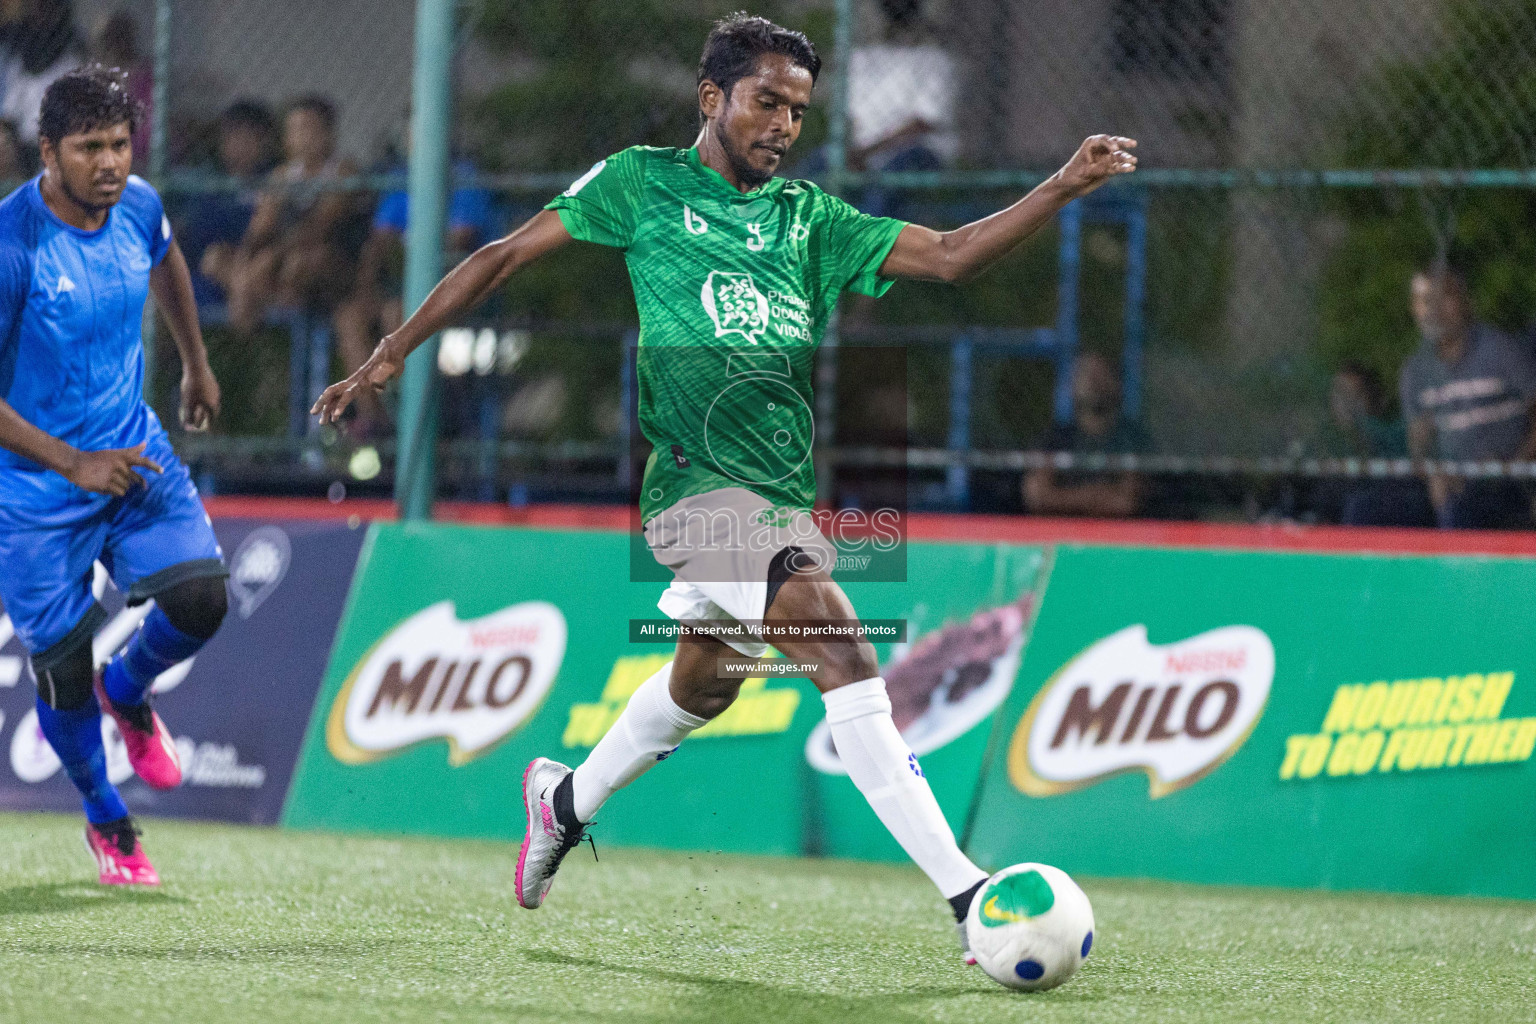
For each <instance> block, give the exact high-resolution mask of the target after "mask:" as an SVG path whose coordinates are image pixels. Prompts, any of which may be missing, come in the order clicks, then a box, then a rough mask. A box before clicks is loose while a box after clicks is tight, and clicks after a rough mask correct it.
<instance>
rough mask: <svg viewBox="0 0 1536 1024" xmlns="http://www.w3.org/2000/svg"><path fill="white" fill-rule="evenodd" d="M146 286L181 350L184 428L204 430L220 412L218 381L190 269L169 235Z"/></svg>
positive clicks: (182, 417)
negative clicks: (198, 313)
mask: <svg viewBox="0 0 1536 1024" xmlns="http://www.w3.org/2000/svg"><path fill="white" fill-rule="evenodd" d="M149 290H150V291H152V292H154V295H155V305H156V306H157V307H158V308H159V310H160V315H161V316H163V317H165V322H166V323H167V324H169V325H170V328H171V337H172V338H173V339H175V341H176V351H177V352H179V353H181V425H182V427H183V428H184V429H186V430H207V429H208V428H209V427H210V426H212V424H213V421H214V418H215V417H217V416H218V415H219V382H218V381H217V380H215V379H214V376H213V370H212V368H210V367H209V365H208V350H207V349H206V348H204V347H203V330H202V327H200V326H199V325H198V322H197V299H196V297H194V295H193V294H192V272H191V271H190V270H188V269H187V259H186V257H185V256H183V255H182V254H181V246H179V245H177V244H176V239H174V238H173V239H171V245H170V248H169V249H167V250H166V252H165V256H164V258H163V259H161V260H160V263H159V264H158V265H157V266H156V267H155V269H154V270H151V271H150V272H149Z"/></svg>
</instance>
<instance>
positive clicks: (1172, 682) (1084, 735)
mask: <svg viewBox="0 0 1536 1024" xmlns="http://www.w3.org/2000/svg"><path fill="white" fill-rule="evenodd" d="M1274 677H1275V648H1274V644H1272V643H1271V642H1270V639H1269V637H1268V636H1267V635H1266V634H1265V633H1264V632H1263V631H1262V630H1260V629H1257V628H1256V627H1254V626H1225V627H1222V628H1220V629H1213V630H1211V631H1209V632H1206V633H1201V634H1199V635H1198V636H1193V637H1190V638H1189V639H1187V640H1180V641H1178V642H1176V643H1171V644H1153V643H1150V642H1149V641H1148V640H1147V627H1146V626H1144V625H1136V626H1127V627H1126V628H1125V629H1122V630H1120V631H1119V632H1117V633H1113V634H1111V635H1110V636H1107V637H1105V638H1104V639H1102V640H1099V641H1098V642H1096V643H1094V644H1093V645H1092V646H1090V647H1089V648H1088V649H1087V650H1085V651H1083V652H1082V653H1081V654H1079V655H1077V656H1076V657H1075V658H1073V659H1072V660H1071V661H1069V662H1067V664H1065V665H1063V666H1062V667H1061V668H1060V669H1059V670H1058V671H1057V672H1056V674H1055V675H1053V676H1052V677H1051V678H1050V679H1049V680H1048V681H1047V682H1046V684H1045V685H1044V686H1043V687H1042V688H1041V690H1040V692H1039V693H1038V694H1037V695H1036V696H1035V699H1034V700H1033V701H1032V702H1031V703H1030V705H1029V710H1028V711H1026V712H1025V713H1024V716H1023V718H1022V719H1020V721H1019V724H1018V727H1017V728H1016V729H1015V730H1014V733H1013V740H1012V742H1011V743H1010V744H1009V748H1008V778H1009V779H1010V780H1011V781H1012V782H1013V784H1014V786H1016V787H1017V788H1018V789H1020V790H1021V791H1023V792H1025V793H1028V794H1029V795H1031V796H1056V795H1058V794H1061V793H1067V792H1071V791H1072V790H1076V789H1082V788H1084V787H1086V786H1091V785H1093V784H1094V783H1096V782H1099V781H1101V780H1103V779H1106V778H1108V777H1109V776H1111V775H1117V774H1120V773H1122V772H1128V771H1142V772H1145V773H1146V775H1147V779H1148V790H1149V795H1150V796H1151V798H1152V799H1154V800H1155V799H1157V798H1159V797H1163V796H1167V795H1168V794H1169V793H1173V792H1176V791H1178V790H1180V789H1183V788H1185V787H1186V786H1190V785H1193V784H1194V783H1195V782H1198V781H1199V780H1200V779H1202V778H1204V777H1205V776H1206V775H1207V774H1209V773H1210V772H1212V771H1214V770H1215V769H1216V768H1217V767H1218V766H1219V765H1220V764H1221V763H1222V762H1223V761H1225V760H1226V759H1227V758H1228V757H1231V756H1232V754H1234V753H1235V752H1236V751H1237V749H1238V748H1239V747H1241V746H1242V745H1243V743H1244V742H1245V741H1246V740H1247V739H1248V736H1249V734H1250V733H1251V732H1252V731H1253V727H1254V726H1255V725H1256V724H1258V721H1259V716H1260V715H1261V714H1263V712H1264V706H1265V704H1266V702H1267V701H1268V700H1269V690H1270V685H1271V684H1272V683H1273V682H1274Z"/></svg>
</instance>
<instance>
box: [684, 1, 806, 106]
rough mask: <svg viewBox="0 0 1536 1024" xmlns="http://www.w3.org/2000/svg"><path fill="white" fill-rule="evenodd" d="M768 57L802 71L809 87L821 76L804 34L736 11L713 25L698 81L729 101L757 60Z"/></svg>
mask: <svg viewBox="0 0 1536 1024" xmlns="http://www.w3.org/2000/svg"><path fill="white" fill-rule="evenodd" d="M769 53H781V54H783V55H784V56H786V57H788V58H789V59H790V60H792V61H794V62H795V63H796V64H798V65H800V66H801V67H803V68H805V70H807V71H809V72H810V73H811V82H812V84H815V82H816V76H818V75H820V74H821V58H820V57H818V56H817V55H816V47H815V46H813V45H811V41H810V40H809V39H807V38H806V37H805V33H803V32H796V31H794V30H793V29H787V28H783V27H781V26H779V25H775V24H774V23H773V22H771V21H769V20H768V19H767V18H759V17H756V16H754V15H750V14H748V13H747V12H746V11H737V12H736V13H735V14H728V15H726V16H725V17H723V18H721V19H720V20H719V21H717V22H715V27H714V28H713V29H712V30H711V31H710V33H709V38H708V39H706V40H705V41H704V54H703V56H701V57H700V58H699V78H698V80H699V81H700V82H703V81H704V80H705V79H708V80H709V81H711V82H714V83H715V84H716V85H718V86H719V87H720V91H721V92H723V93H725V95H726V96H727V97H729V96H730V95H731V87H732V86H734V85H735V84H736V83H737V82H739V81H741V80H742V79H743V78H746V77H747V76H748V75H750V74H752V73H753V72H754V71H756V70H757V62H758V59H759V58H761V57H763V56H764V55H765V54H769Z"/></svg>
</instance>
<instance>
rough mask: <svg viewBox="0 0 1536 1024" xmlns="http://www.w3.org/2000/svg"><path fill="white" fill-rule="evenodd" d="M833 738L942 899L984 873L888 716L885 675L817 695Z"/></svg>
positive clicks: (855, 779)
mask: <svg viewBox="0 0 1536 1024" xmlns="http://www.w3.org/2000/svg"><path fill="white" fill-rule="evenodd" d="M821 699H822V702H823V703H824V704H826V706H827V725H828V726H830V727H831V729H832V742H833V743H834V744H835V745H836V746H837V753H838V756H839V757H840V758H842V761H843V767H844V768H846V769H848V777H849V778H850V779H852V780H853V784H854V785H855V786H858V787H859V792H860V793H863V794H864V799H866V800H868V801H869V806H870V807H872V808H874V811H875V814H876V816H878V817H879V819H880V822H881V824H883V825H885V827H886V829H887V830H889V832H890V833H891V835H892V836H894V837H895V838H896V841H897V842H898V843H900V844H901V848H902V849H903V850H905V851H907V856H908V857H911V858H912V860H913V861H914V862H915V863H916V864H917V866H918V867H920V868H922V869H923V873H924V874H926V875H927V876H928V878H929V879H930V880H931V881H932V882H933V884H934V885H936V886H938V887H939V892H940V894H942V895H943V896H944V898H945V899H948V898H950V897H951V896H957V895H959V894H960V893H963V892H965V891H966V890H967V889H969V888H971V887H972V886H974V885H975V884H976V883H977V882H979V881H981V880H983V879H984V878H986V877H987V873H986V872H985V871H983V870H981V868H978V867H977V866H976V865H975V864H973V863H971V859H970V858H969V857H967V856H966V855H965V854H963V853H961V852H960V846H959V844H958V843H956V842H955V834H954V833H953V832H951V831H950V828H949V823H948V822H947V821H945V820H944V812H943V811H941V810H939V802H938V801H937V800H935V799H934V798H933V790H931V789H929V788H928V780H927V779H925V778H923V775H922V769H920V768H919V767H918V764H917V758H916V757H915V756H914V755H913V753H912V749H911V748H910V747H908V746H907V742H906V740H903V739H902V738H901V733H899V732H897V731H896V723H895V722H893V721H892V720H891V699H890V698H889V697H888V696H886V693H885V680H884V679H881V678H880V677H878V676H876V677H875V678H874V679H865V680H863V681H861V682H857V683H850V684H849V685H847V686H840V687H838V688H837V689H835V690H829V691H827V692H826V693H824V694H822V695H821Z"/></svg>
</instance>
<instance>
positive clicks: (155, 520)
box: [0, 431, 229, 667]
mask: <svg viewBox="0 0 1536 1024" xmlns="http://www.w3.org/2000/svg"><path fill="white" fill-rule="evenodd" d="M144 454H145V455H146V456H147V457H149V458H151V459H153V460H154V461H155V462H156V463H158V464H159V465H160V466H161V467H163V468H164V470H165V472H163V473H160V474H158V475H157V474H154V473H152V472H147V471H144V470H140V473H141V474H143V475H145V476H146V481H145V483H146V486H144V487H136V488H134V489H133V490H132V491H131V492H129V493H128V494H127V495H125V496H124V497H121V498H110V497H108V498H100V497H98V496H94V495H87V494H86V493H85V492H83V491H81V490H80V489H79V488H74V487H71V491H72V492H73V493H74V495H76V501H75V502H74V503H73V504H72V505H71V506H70V507H69V508H67V509H59V510H56V511H50V513H49V514H43V515H37V516H35V517H34V518H33V520H32V521H30V522H29V521H28V517H27V516H26V515H24V514H23V515H16V514H9V515H7V516H6V517H5V519H4V520H3V521H0V601H3V602H4V604H5V608H4V611H5V612H6V614H8V615H9V616H10V617H11V623H12V624H13V625H14V626H15V627H16V635H17V637H18V638H19V639H20V640H21V642H22V643H23V644H25V645H26V648H27V650H28V651H30V652H31V653H32V655H33V658H34V661H35V663H36V664H38V665H41V666H43V667H47V664H48V661H49V657H50V655H58V656H62V655H65V654H68V653H69V652H70V651H72V650H73V649H74V647H75V645H76V644H78V643H79V642H80V641H81V639H82V638H85V639H89V638H90V637H91V636H92V635H93V634H94V633H95V632H96V630H97V629H99V628H100V627H101V624H102V622H103V621H105V619H106V612H105V611H104V610H103V609H102V607H101V605H100V604H98V603H97V602H96V598H95V596H94V595H93V594H92V593H91V579H92V575H93V568H92V567H93V565H94V563H95V562H96V561H97V560H98V559H100V561H101V563H102V565H104V566H105V567H106V569H107V572H108V573H110V574H111V576H112V582H113V584H114V585H116V587H117V589H118V590H119V591H121V592H122V593H123V594H125V595H126V596H127V600H128V603H129V604H139V603H142V602H144V601H147V600H149V599H150V598H151V597H154V596H155V595H156V594H158V593H160V592H161V591H163V590H165V589H166V588H168V587H172V586H175V585H176V584H177V583H180V582H182V581H184V580H188V579H194V578H197V577H205V576H227V575H229V573H228V570H226V569H225V567H224V552H223V551H221V550H220V549H219V542H218V540H217V539H215V538H214V535H213V523H212V522H211V521H210V520H209V519H208V513H207V512H205V511H204V510H203V503H202V500H201V499H200V498H199V497H198V495H197V487H196V486H195V485H194V484H193V483H192V477H191V475H190V474H189V473H188V472H187V467H186V466H184V465H182V463H181V460H180V459H178V458H177V457H176V453H175V452H173V451H172V450H171V445H170V440H169V439H168V438H167V437H166V436H165V435H164V434H163V433H160V432H158V431H157V432H156V436H154V437H152V438H151V439H150V442H149V448H148V449H147V450H146V451H145V453H144ZM77 510H78V514H72V513H74V512H76V511H77Z"/></svg>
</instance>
